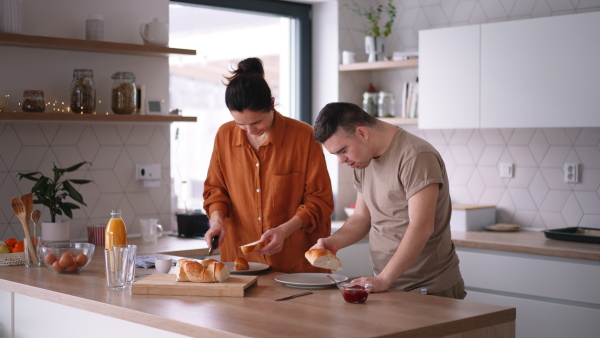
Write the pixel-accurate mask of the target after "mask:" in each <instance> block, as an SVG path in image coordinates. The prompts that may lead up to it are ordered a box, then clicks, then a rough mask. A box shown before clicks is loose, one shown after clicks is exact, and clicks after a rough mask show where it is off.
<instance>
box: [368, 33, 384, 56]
mask: <svg viewBox="0 0 600 338" xmlns="http://www.w3.org/2000/svg"><path fill="white" fill-rule="evenodd" d="M384 52H385V38H384V37H383V36H377V37H375V36H371V35H367V36H365V53H367V54H368V55H369V59H368V62H375V61H383V57H384Z"/></svg>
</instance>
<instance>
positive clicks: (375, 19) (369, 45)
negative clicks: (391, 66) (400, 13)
mask: <svg viewBox="0 0 600 338" xmlns="http://www.w3.org/2000/svg"><path fill="white" fill-rule="evenodd" d="M343 6H344V7H346V8H347V9H348V10H350V11H352V12H354V13H356V14H357V15H358V16H362V17H364V18H366V19H367V23H366V24H365V28H364V29H363V30H362V32H363V33H365V35H366V36H365V51H366V53H367V54H369V62H373V61H381V60H383V53H384V49H385V47H384V45H385V38H386V37H387V36H388V35H390V34H391V33H392V25H393V24H394V20H395V19H396V7H395V6H394V3H393V0H388V1H387V6H384V5H383V4H381V3H378V4H377V6H371V7H368V8H365V7H361V6H359V5H358V4H357V3H356V0H352V4H351V5H350V4H343ZM384 13H385V14H386V15H387V21H386V22H385V24H384V25H383V26H380V23H379V22H380V21H381V19H382V14H384Z"/></svg>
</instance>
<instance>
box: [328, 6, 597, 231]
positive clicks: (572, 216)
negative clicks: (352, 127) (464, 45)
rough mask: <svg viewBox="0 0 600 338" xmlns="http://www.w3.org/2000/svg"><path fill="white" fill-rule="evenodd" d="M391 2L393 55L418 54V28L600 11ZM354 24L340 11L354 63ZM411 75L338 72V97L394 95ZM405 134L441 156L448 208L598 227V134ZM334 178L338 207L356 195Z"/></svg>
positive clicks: (344, 178)
mask: <svg viewBox="0 0 600 338" xmlns="http://www.w3.org/2000/svg"><path fill="white" fill-rule="evenodd" d="M357 2H358V3H361V4H369V3H370V1H368V0H367V1H365V0H361V1H357ZM340 3H345V1H341V2H340ZM394 4H395V5H396V7H397V9H398V15H397V20H396V22H395V23H394V32H393V33H392V35H390V36H389V37H388V41H387V43H386V45H387V50H388V52H390V53H391V52H393V51H405V50H406V51H408V50H418V31H419V30H421V29H429V28H440V27H448V26H462V25H472V24H481V23H487V22H499V21H508V20H519V19H527V18H536V17H545V16H551V15H563V14H574V13H583V12H589V11H598V10H600V0H572V1H568V0H563V1H555V0H519V1H515V0H473V1H458V0H443V1H442V0H437V1H436V0H421V1H418V0H395V1H394ZM358 20H361V19H358V18H356V17H355V16H354V14H352V13H350V12H349V11H347V10H346V9H345V8H343V7H341V5H340V50H352V51H356V52H357V58H358V61H366V55H365V54H364V50H363V46H364V42H363V39H364V37H363V34H362V33H360V32H357V31H355V30H354V29H353V28H356V27H354V26H353V25H355V24H356V22H360V21H358ZM595 33H596V32H590V34H595ZM566 66H568V65H566ZM549 71H551V70H549ZM416 75H417V71H416V70H401V71H388V72H385V73H383V72H378V73H376V74H374V75H373V76H372V77H368V76H366V75H360V74H353V75H348V74H342V75H341V78H340V99H341V100H349V101H353V102H355V103H359V102H360V101H359V100H360V99H357V97H358V95H360V94H361V93H362V92H363V91H364V89H366V88H365V83H367V84H368V82H373V83H374V84H375V85H376V87H378V89H379V88H381V89H384V90H392V91H396V92H399V88H398V83H401V82H402V81H410V80H414V77H416ZM598 90H600V88H598ZM357 101H358V102H357ZM405 129H406V130H408V131H409V132H412V133H414V134H417V135H419V136H420V137H422V138H424V139H426V140H428V141H429V142H431V143H432V144H433V145H434V146H435V147H436V148H437V149H438V151H439V152H440V153H441V154H442V156H443V158H444V160H445V162H446V166H447V169H448V174H449V176H450V185H451V190H450V191H451V194H452V200H453V203H476V204H492V205H496V206H497V208H498V212H497V221H498V222H503V223H516V224H519V225H521V226H523V227H531V228H541V229H543V228H549V229H550V228H560V227H566V226H578V225H579V226H585V227H596V228H600V128H544V129H467V130H464V129H461V130H418V128H417V127H416V126H409V127H405ZM500 163H514V164H515V176H514V177H513V178H511V179H507V178H501V177H500V174H499V169H498V166H499V164H500ZM564 163H581V164H582V167H583V173H582V176H581V181H580V183H578V184H569V183H564V180H563V169H562V166H563V164H564ZM339 175H340V179H339V181H340V187H339V191H338V203H339V204H341V205H342V206H346V205H348V204H350V203H352V202H353V198H355V196H356V194H355V193H352V191H353V188H352V176H351V171H350V170H347V169H346V168H343V167H340V170H339ZM336 216H337V217H338V218H343V217H344V216H343V211H341V210H337V211H336Z"/></svg>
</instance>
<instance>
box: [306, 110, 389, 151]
mask: <svg viewBox="0 0 600 338" xmlns="http://www.w3.org/2000/svg"><path fill="white" fill-rule="evenodd" d="M375 123H377V119H376V118H375V117H373V116H371V115H370V114H368V113H367V112H365V111H364V110H362V109H361V108H360V107H359V106H357V105H355V104H354V103H349V102H333V103H329V104H327V105H326V106H325V107H323V109H321V111H320V112H319V116H317V119H316V121H315V126H314V128H315V140H317V142H319V143H324V142H325V141H327V140H328V139H329V138H330V137H331V135H333V134H334V133H335V132H336V131H337V130H338V128H340V127H341V128H342V129H343V130H344V131H345V132H347V133H349V134H353V133H354V130H355V129H356V127H358V126H367V127H371V126H373V125H375Z"/></svg>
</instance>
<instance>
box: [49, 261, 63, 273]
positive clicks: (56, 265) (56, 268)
mask: <svg viewBox="0 0 600 338" xmlns="http://www.w3.org/2000/svg"><path fill="white" fill-rule="evenodd" d="M52 269H54V271H56V272H62V271H63V270H64V269H65V268H63V267H62V266H60V264H58V261H54V264H52Z"/></svg>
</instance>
